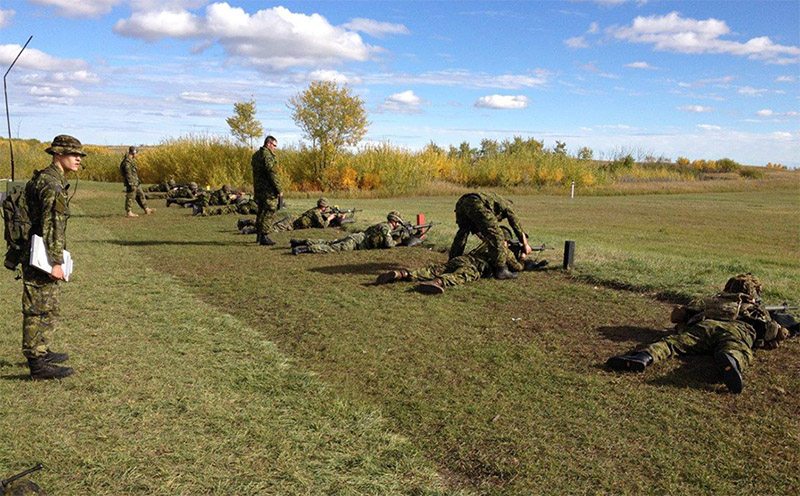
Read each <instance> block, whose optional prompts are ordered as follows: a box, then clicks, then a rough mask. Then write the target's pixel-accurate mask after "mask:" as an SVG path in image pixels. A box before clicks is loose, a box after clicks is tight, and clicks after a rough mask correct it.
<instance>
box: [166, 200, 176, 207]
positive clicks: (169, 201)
mask: <svg viewBox="0 0 800 496" xmlns="http://www.w3.org/2000/svg"><path fill="white" fill-rule="evenodd" d="M173 203H175V200H173V199H172V198H167V208H169V206H170V205H172V204H173Z"/></svg>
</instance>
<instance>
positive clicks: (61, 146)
mask: <svg viewBox="0 0 800 496" xmlns="http://www.w3.org/2000/svg"><path fill="white" fill-rule="evenodd" d="M45 151H46V152H47V153H49V154H50V155H70V154H75V155H80V156H81V157H85V156H86V153H85V152H84V151H83V145H82V144H81V142H80V141H78V139H77V138H73V137H72V136H70V135H68V134H59V135H58V136H56V137H55V138H53V142H52V143H51V144H50V146H49V147H48V148H47V149H46V150H45Z"/></svg>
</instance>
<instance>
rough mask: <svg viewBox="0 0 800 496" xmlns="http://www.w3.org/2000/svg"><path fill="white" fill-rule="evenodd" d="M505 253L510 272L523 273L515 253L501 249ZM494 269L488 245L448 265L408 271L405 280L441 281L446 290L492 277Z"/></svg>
mask: <svg viewBox="0 0 800 496" xmlns="http://www.w3.org/2000/svg"><path fill="white" fill-rule="evenodd" d="M501 249H502V250H504V251H505V252H506V253H505V259H506V264H507V267H508V270H510V271H512V272H521V271H522V270H523V269H524V266H523V264H522V263H520V262H519V261H518V260H517V258H516V257H515V256H514V254H513V253H511V251H510V250H509V249H508V248H507V247H506V246H505V243H504V244H503V245H502V247H501ZM493 273H494V267H493V266H492V264H491V262H490V257H489V249H488V246H487V244H486V243H483V244H481V246H479V247H478V248H476V249H475V250H473V251H472V252H470V253H469V254H467V255H460V256H457V257H455V258H451V259H450V260H448V261H447V262H446V263H437V264H432V265H429V266H427V267H425V268H422V269H416V270H410V271H408V276H407V277H405V278H404V279H405V280H408V281H433V280H436V279H441V281H442V286H443V287H445V288H448V287H452V286H460V285H462V284H465V283H468V282H472V281H477V280H478V279H480V278H482V277H491V276H492V274H493Z"/></svg>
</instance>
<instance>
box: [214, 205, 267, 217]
mask: <svg viewBox="0 0 800 496" xmlns="http://www.w3.org/2000/svg"><path fill="white" fill-rule="evenodd" d="M257 213H258V206H257V205H256V203H255V202H246V203H237V204H234V205H223V206H221V207H203V209H202V210H201V211H200V215H202V216H203V217H208V216H211V215H227V214H240V215H252V214H257Z"/></svg>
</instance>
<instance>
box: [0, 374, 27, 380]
mask: <svg viewBox="0 0 800 496" xmlns="http://www.w3.org/2000/svg"><path fill="white" fill-rule="evenodd" d="M0 379H3V380H4V381H30V380H31V375H30V374H8V375H0Z"/></svg>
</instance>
